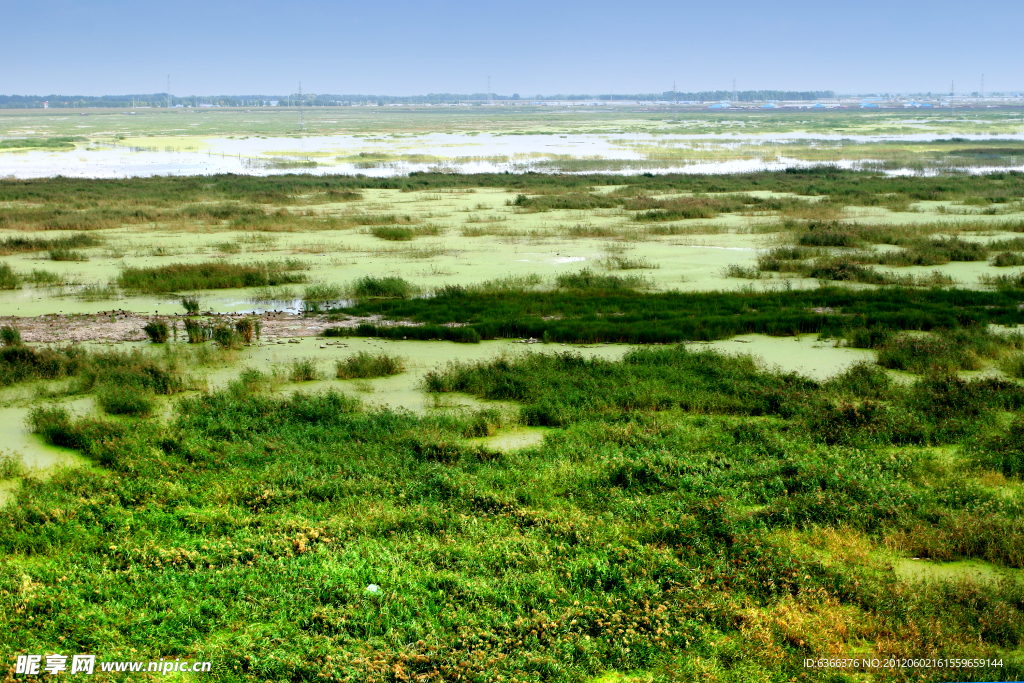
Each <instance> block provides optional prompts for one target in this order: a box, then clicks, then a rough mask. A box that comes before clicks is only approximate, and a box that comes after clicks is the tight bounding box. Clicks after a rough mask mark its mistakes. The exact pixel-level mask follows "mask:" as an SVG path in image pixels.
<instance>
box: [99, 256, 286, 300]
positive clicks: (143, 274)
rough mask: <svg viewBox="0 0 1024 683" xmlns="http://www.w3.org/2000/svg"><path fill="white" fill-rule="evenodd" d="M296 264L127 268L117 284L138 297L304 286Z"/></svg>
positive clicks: (214, 263)
mask: <svg viewBox="0 0 1024 683" xmlns="http://www.w3.org/2000/svg"><path fill="white" fill-rule="evenodd" d="M302 267H303V266H302V264H300V263H296V262H284V263H274V262H268V263H255V264H236V263H219V262H210V263H191V264H190V263H175V264H171V265H168V266H157V267H152V268H142V267H134V266H133V267H128V268H125V269H124V270H122V271H121V274H120V275H119V276H118V278H117V284H118V285H119V286H120V287H123V288H124V289H127V290H130V291H133V292H138V293H143V292H144V293H150V294H156V293H171V292H181V291H189V290H196V289H233V288H241V287H275V286H277V285H287V284H295V283H299V282H305V280H306V276H305V274H303V273H297V272H294V271H295V270H298V269H300V268H302Z"/></svg>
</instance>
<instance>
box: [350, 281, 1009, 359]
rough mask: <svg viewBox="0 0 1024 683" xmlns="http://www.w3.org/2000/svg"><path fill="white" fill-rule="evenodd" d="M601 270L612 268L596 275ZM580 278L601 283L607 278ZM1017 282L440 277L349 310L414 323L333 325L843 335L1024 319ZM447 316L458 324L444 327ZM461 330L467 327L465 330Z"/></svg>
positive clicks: (538, 333)
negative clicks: (733, 288)
mask: <svg viewBox="0 0 1024 683" xmlns="http://www.w3.org/2000/svg"><path fill="white" fill-rule="evenodd" d="M598 277H599V278H604V277H614V276H598ZM585 282H590V283H591V284H594V283H595V282H596V283H597V284H598V285H600V284H602V283H604V282H605V281H604V280H603V279H597V280H595V279H589V280H585ZM1019 303H1020V292H1019V291H1018V290H1015V289H1005V290H1002V291H996V292H984V291H974V290H960V289H947V290H942V289H929V290H920V289H908V288H881V289H877V290H850V289H843V288H837V287H823V288H820V289H817V290H799V291H789V292H786V291H777V292H697V293H682V292H653V293H646V292H637V291H635V290H633V289H630V288H626V287H622V286H620V284H615V286H612V287H607V288H603V287H600V286H594V287H589V288H587V287H583V288H567V289H565V290H556V291H532V290H531V289H529V288H528V284H524V283H511V284H510V286H509V288H508V289H500V288H497V287H486V288H464V287H456V286H450V287H445V288H442V289H441V290H439V291H438V292H436V293H435V295H434V296H433V297H429V298H414V299H388V300H383V299H382V300H364V301H360V302H359V303H358V304H357V305H356V306H354V307H352V308H346V309H341V310H340V311H339V312H341V313H345V314H347V315H360V316H370V315H380V316H383V317H385V318H386V319H389V320H405V321H411V322H415V323H420V324H421V325H420V326H419V327H409V326H372V325H365V326H360V327H358V328H356V329H355V330H351V329H347V328H332V329H335V330H336V332H333V333H331V334H338V335H343V334H353V333H354V334H371V335H374V336H386V337H391V338H399V339H400V338H402V337H408V338H410V339H422V338H424V337H422V336H419V335H420V334H430V335H431V336H429V337H426V338H445V337H444V336H443V334H440V333H438V332H440V331H441V330H442V329H452V330H456V329H457V330H464V331H469V330H471V331H473V332H474V333H475V334H477V335H478V336H479V337H481V338H483V339H493V338H495V337H502V338H509V337H513V338H521V337H534V338H537V339H546V340H548V341H560V342H572V343H595V342H627V343H641V344H644V343H664V342H679V341H711V340H714V339H726V338H728V337H732V336H735V335H738V334H750V333H760V334H770V335H776V336H787V335H795V334H819V335H822V336H826V337H843V336H845V335H847V334H848V333H850V332H851V331H853V330H858V329H862V328H874V327H881V328H884V329H886V330H890V331H901V330H925V331H927V330H932V329H956V328H960V327H972V326H981V325H985V324H1000V325H1017V324H1020V323H1024V311H1022V310H1021V309H1020V307H1019ZM445 325H449V326H451V325H459V327H447V328H445V327H444V326H445ZM460 334H465V332H461V333H460Z"/></svg>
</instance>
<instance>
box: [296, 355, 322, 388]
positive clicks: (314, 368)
mask: <svg viewBox="0 0 1024 683" xmlns="http://www.w3.org/2000/svg"><path fill="white" fill-rule="evenodd" d="M289 378H290V379H291V381H293V382H314V381H316V380H318V379H323V374H322V373H321V372H320V368H319V364H318V363H317V361H316V359H315V358H300V359H299V360H296V361H293V362H292V364H291V372H290V374H289Z"/></svg>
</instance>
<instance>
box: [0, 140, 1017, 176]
mask: <svg viewBox="0 0 1024 683" xmlns="http://www.w3.org/2000/svg"><path fill="white" fill-rule="evenodd" d="M951 137H956V138H958V139H963V140H970V141H991V140H1004V141H1017V140H1024V135H1020V134H1003V135H957V136H951V135H934V134H929V133H915V134H909V135H823V134H810V133H783V134H749V133H738V134H723V135H707V134H704V135H689V134H671V135H670V134H665V135H651V134H646V133H645V134H638V133H634V134H618V135H615V134H611V135H593V134H586V135H557V134H550V135H547V134H535V135H494V134H487V133H480V134H476V135H473V134H428V135H408V136H358V137H357V136H348V135H337V136H324V137H305V138H295V137H276V138H274V137H272V138H258V137H250V138H246V139H227V138H197V139H196V140H195V145H193V146H192V147H193V149H158V148H154V147H156V146H158V145H159V139H154V138H149V139H146V140H145V141H144V142H140V143H139V144H140V145H141V144H144V145H146V147H131V146H111V145H96V146H92V147H90V148H79V149H75V150H71V151H59V152H58V151H45V150H33V151H25V152H0V177H14V178H47V177H54V176H67V177H74V178H127V177H146V176H166V175H175V176H177V175H183V176H192V175H214V174H221V173H235V174H242V175H254V176H266V175H277V174H284V173H309V174H314V175H356V174H362V175H366V176H374V177H390V176H402V175H407V174H409V173H411V172H415V171H437V170H445V171H452V172H459V173H503V172H506V171H507V172H512V173H525V172H529V171H539V172H548V173H557V172H570V173H611V174H639V173H657V174H663V173H692V174H717V173H751V172H755V171H779V170H784V169H787V168H801V167H810V166H817V165H821V164H822V163H826V164H829V165H834V166H837V167H839V168H853V169H856V168H868V167H877V165H878V164H879V162H878V161H876V160H864V159H857V160H852V159H842V158H839V159H836V160H833V161H827V162H821V161H807V160H801V159H796V158H787V157H785V156H781V155H777V154H778V152H783V153H784V152H785V151H787V150H775V151H774V152H773V153H769V152H771V150H766V154H765V156H766V157H770V160H769V159H759V158H744V159H731V160H724V161H702V160H699V155H696V154H695V155H694V156H695V159H694V161H693V162H688V161H687V160H686V158H685V157H686V147H687V146H689V145H691V144H693V143H700V147H701V148H702V149H704V150H708V149H711V150H713V149H716V148H718V149H722V150H727V149H729V148H731V147H735V146H737V145H740V144H742V145H746V146H754V147H759V146H768V145H771V144H773V143H774V144H786V145H791V144H792V143H799V142H808V143H813V142H839V141H845V142H849V143H854V144H857V143H900V142H930V141H937V140H949V139H950V138H951ZM175 142H176V143H177V144H181V140H180V139H176V140H175ZM651 147H658V148H661V149H670V150H671V149H674V151H675V152H676V153H677V154H678V155H679V157H680V162H679V163H675V162H673V163H666V162H665V161H656V160H648V159H647V156H646V153H645V151H644V150H645V149H649V148H651ZM196 148H198V149H196ZM788 151H790V152H795V151H796V150H795V149H794V148H790V149H789V150H788ZM362 159H365V161H364V160H362ZM574 162H585V167H584V168H582V169H580V168H573V166H574ZM307 164H308V166H306V165H307ZM602 164H607V168H602V167H601V166H602ZM943 170H962V171H967V172H971V173H985V172H990V171H996V170H1001V171H1006V170H1024V167H1021V166H1013V167H1005V166H998V167H995V166H984V167H982V166H978V167H974V166H972V167H964V168H954V169H943ZM886 172H887V173H894V174H901V173H918V172H920V171H916V170H911V169H887V170H886Z"/></svg>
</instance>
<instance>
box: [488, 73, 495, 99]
mask: <svg viewBox="0 0 1024 683" xmlns="http://www.w3.org/2000/svg"><path fill="white" fill-rule="evenodd" d="M487 101H488V102H493V101H494V98H493V97H491V77H490V75H488V76H487Z"/></svg>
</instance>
